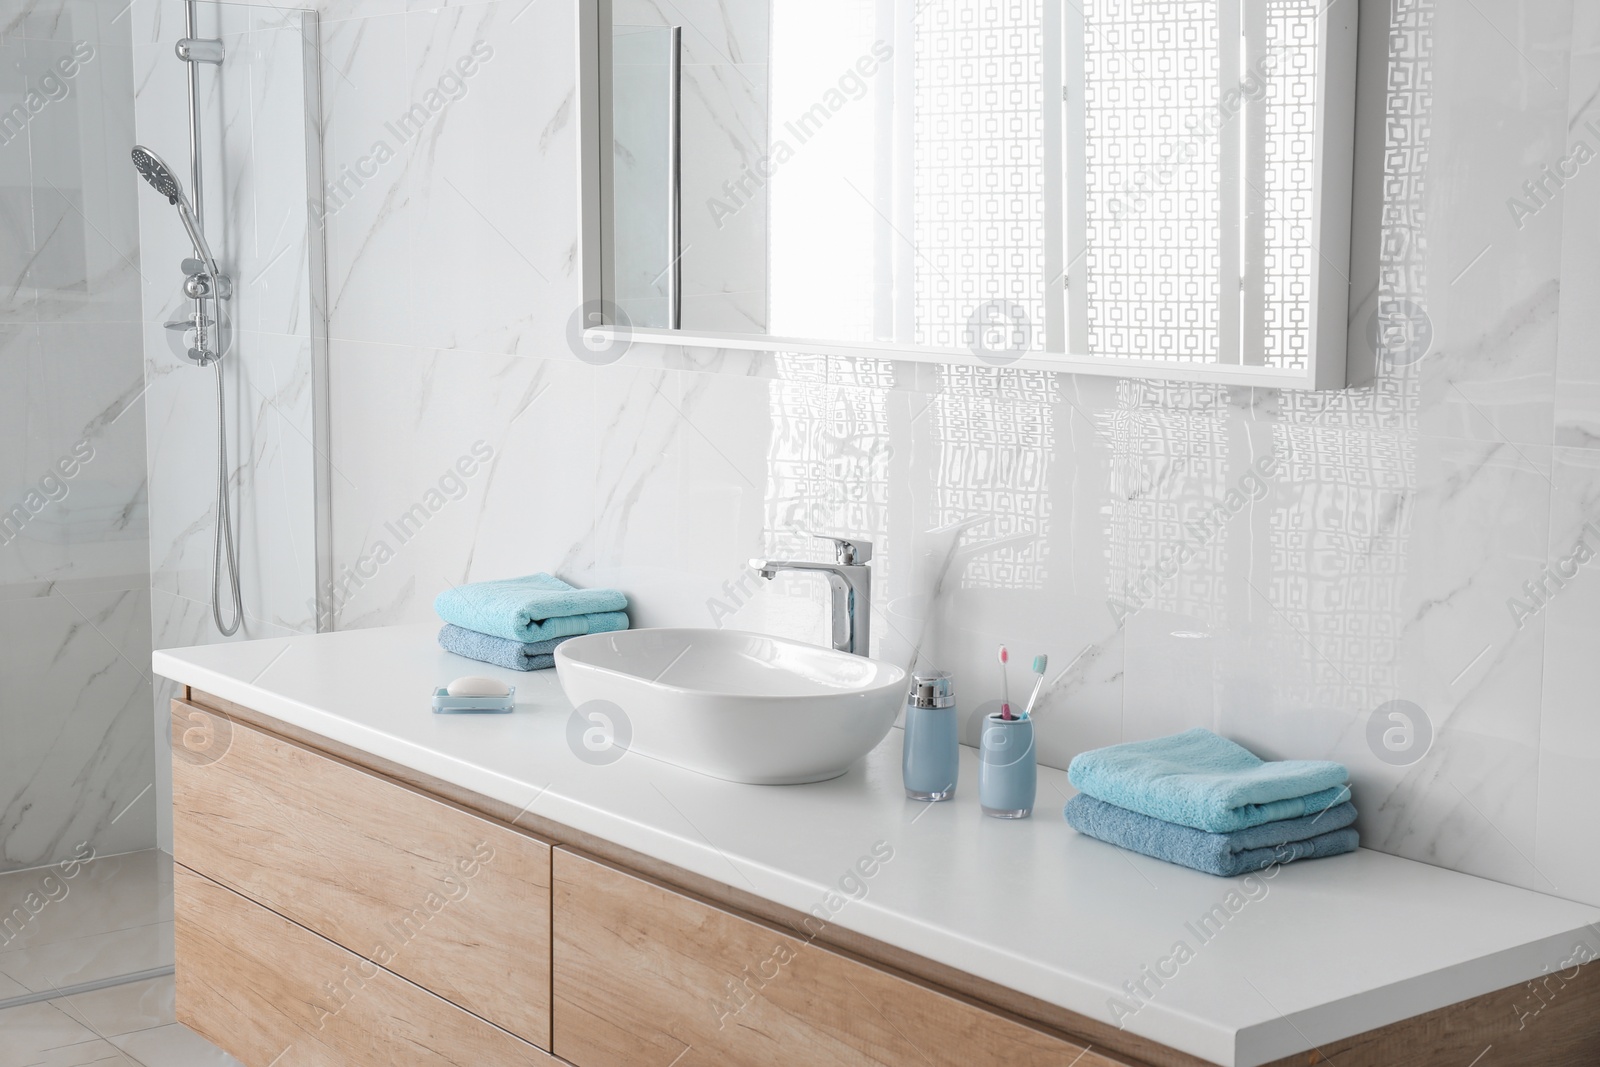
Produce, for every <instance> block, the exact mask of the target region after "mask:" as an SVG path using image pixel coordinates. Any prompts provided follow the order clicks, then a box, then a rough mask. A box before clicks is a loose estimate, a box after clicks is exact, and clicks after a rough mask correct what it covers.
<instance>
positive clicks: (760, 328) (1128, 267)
mask: <svg viewBox="0 0 1600 1067" xmlns="http://www.w3.org/2000/svg"><path fill="white" fill-rule="evenodd" d="M1357 6H1358V3H1357V0H1165V2H1153V0H598V4H597V7H596V9H595V10H594V11H593V12H590V13H589V14H590V16H591V17H592V19H593V24H592V25H591V26H588V27H586V30H587V32H586V40H585V44H584V47H585V53H586V56H587V58H588V59H589V60H590V64H589V66H590V70H589V72H588V76H587V78H586V82H587V94H586V95H588V96H589V97H590V98H591V106H590V107H588V108H587V109H586V115H587V117H588V122H589V124H590V128H589V129H588V130H587V132H588V135H589V141H588V145H587V148H586V155H588V156H589V158H588V159H586V168H585V171H586V173H585V178H586V180H585V197H586V209H587V210H586V218H587V227H586V229H587V233H586V241H585V253H586V256H587V257H588V260H589V262H588V263H586V272H585V274H586V293H585V297H586V301H587V302H586V312H587V313H588V318H587V320H586V321H585V325H586V326H588V327H590V328H594V329H595V330H597V332H598V333H600V334H603V335H611V336H615V335H616V334H618V333H622V332H626V333H627V334H628V335H629V336H631V337H632V338H633V339H634V340H640V339H654V340H662V341H667V342H669V343H680V344H701V345H715V346H718V347H740V348H765V349H801V350H807V351H820V352H848V353H861V352H868V353H877V354H890V355H893V356H894V357H895V358H911V359H927V360H937V361H941V362H942V361H956V362H984V363H990V364H1004V365H1011V364H1021V365H1027V366H1040V367H1048V368H1054V369H1062V370H1073V371H1088V372H1092V373H1106V374H1119V375H1136V376H1141V377H1163V378H1189V379H1194V378H1205V379H1209V380H1218V381H1227V382H1238V383H1244V384H1263V385H1277V386H1283V387H1288V388H1338V387H1342V386H1343V385H1344V384H1345V364H1346V358H1345V348H1346V343H1347V330H1346V317H1347V314H1348V308H1349V301H1350V281H1349V278H1350V236H1351V221H1350V220H1351V193H1352V157H1353V136H1354V127H1355V98H1356V63H1355V55H1356V18H1357Z"/></svg>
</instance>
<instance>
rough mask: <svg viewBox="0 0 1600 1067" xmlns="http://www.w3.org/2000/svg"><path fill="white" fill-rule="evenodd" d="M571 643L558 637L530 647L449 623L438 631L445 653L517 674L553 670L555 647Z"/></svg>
mask: <svg viewBox="0 0 1600 1067" xmlns="http://www.w3.org/2000/svg"><path fill="white" fill-rule="evenodd" d="M570 640H572V638H570V637H557V638H554V639H552V640H549V641H535V642H531V643H526V642H522V641H507V640H506V639H505V638H503V637H492V636H490V635H489V634H480V633H479V632H478V631H476V630H467V629H463V628H462V627H460V626H457V625H455V624H454V623H449V622H447V623H445V624H444V629H442V630H440V631H439V647H440V648H442V649H444V650H445V651H446V652H454V653H455V654H456V655H458V656H465V657H467V658H468V659H475V660H478V661H480V662H483V663H493V664H494V665H495V666H496V667H510V668H511V669H512V670H514V671H542V670H545V669H547V668H550V667H554V666H555V665H556V657H555V656H554V655H553V653H554V652H555V650H556V646H557V645H559V644H560V643H561V642H563V641H570Z"/></svg>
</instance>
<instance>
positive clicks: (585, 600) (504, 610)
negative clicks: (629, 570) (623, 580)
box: [433, 574, 628, 644]
mask: <svg viewBox="0 0 1600 1067" xmlns="http://www.w3.org/2000/svg"><path fill="white" fill-rule="evenodd" d="M627 606H628V598H627V597H626V596H624V595H622V594H621V593H619V592H617V591H616V590H615V589H575V588H573V587H572V586H570V585H568V584H567V583H566V582H563V581H562V580H561V579H560V578H557V577H555V576H554V575H550V574H530V575H528V576H527V577H525V578H501V579H499V580H497V581H492V582H473V583H471V584H469V585H461V586H457V587H456V588H454V589H446V590H445V591H444V592H442V593H440V594H439V595H438V596H437V597H435V598H434V601H433V610H434V611H436V612H438V613H439V618H441V619H443V620H444V621H445V622H449V623H454V624H455V625H457V626H459V627H461V628H462V629H463V630H476V631H477V632H478V633H480V634H488V635H489V636H491V637H503V638H505V639H506V640H507V641H518V642H522V643H524V644H527V643H530V642H535V641H548V640H550V639H551V638H555V637H571V636H573V635H574V634H598V633H609V632H611V631H613V630H626V629H627V628H628V616H627V615H625V614H623V611H624V610H625V609H626V608H627Z"/></svg>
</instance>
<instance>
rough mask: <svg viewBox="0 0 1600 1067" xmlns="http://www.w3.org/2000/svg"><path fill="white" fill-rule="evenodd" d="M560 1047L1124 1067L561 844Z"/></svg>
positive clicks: (620, 1061) (790, 1061)
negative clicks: (616, 867) (676, 891)
mask: <svg viewBox="0 0 1600 1067" xmlns="http://www.w3.org/2000/svg"><path fill="white" fill-rule="evenodd" d="M553 865H554V882H555V887H554V909H555V932H556V935H555V944H554V958H555V991H556V1002H555V1045H554V1050H555V1052H556V1055H558V1056H560V1057H562V1058H563V1059H567V1060H570V1061H572V1062H573V1063H576V1064H581V1065H582V1067H613V1065H615V1067H669V1065H671V1064H677V1065H678V1067H700V1065H705V1064H729V1065H738V1067H797V1065H815V1067H846V1065H848V1067H863V1065H869V1064H871V1065H884V1067H929V1065H930V1064H931V1065H941V1067H943V1065H950V1067H974V1065H982V1064H1006V1065H1008V1067H1045V1065H1050V1067H1066V1065H1067V1064H1075V1065H1076V1067H1114V1065H1116V1067H1120V1062H1119V1061H1113V1060H1110V1059H1106V1058H1105V1057H1103V1056H1101V1055H1099V1054H1098V1053H1097V1052H1094V1051H1088V1052H1086V1051H1085V1050H1084V1048H1083V1047H1082V1046H1081V1045H1077V1044H1073V1043H1071V1042H1068V1041H1065V1040H1062V1039H1060V1038H1058V1037H1055V1036H1052V1035H1050V1034H1046V1033H1043V1032H1041V1031H1039V1030H1035V1029H1033V1028H1031V1027H1028V1026H1024V1025H1023V1024H1021V1023H1019V1022H1016V1021H1014V1020H1012V1019H1009V1018H1006V1017H1004V1016H1001V1015H997V1014H994V1013H992V1012H989V1011H986V1010H984V1009H982V1008H979V1007H977V1006H975V1005H973V1004H970V1003H968V1002H967V1001H965V1000H961V999H958V998H956V997H953V996H950V995H948V994H946V993H943V992H939V991H937V990H934V989H930V988H928V987H927V986H923V985H920V984H918V983H916V982H913V981H911V980H909V979H906V978H902V977H900V976H898V975H894V974H890V973H889V972H887V971H882V970H878V969H877V968H874V967H871V966H868V965H867V964H864V963H861V962H859V961H856V960H853V959H850V958H848V957H846V956H843V955H840V954H838V953H835V952H833V951H831V950H828V949H824V948H821V947H820V946H817V945H814V944H806V943H805V942H803V941H801V940H800V939H798V938H795V937H791V936H789V935H788V934H786V933H783V932H781V931H779V930H776V929H774V928H772V927H769V926H766V925H764V924H762V923H757V922H754V921H752V920H749V919H746V918H743V917H741V916H737V915H734V914H732V913H731V912H725V911H722V910H721V909H718V908H715V907H712V906H711V905H709V904H705V903H702V902H700V901H698V900H694V899H692V898H690V897H687V896H684V895H682V894H679V893H675V892H673V891H672V890H670V889H667V888H665V887H662V886H659V885H656V884H655V883H653V882H647V881H645V880H643V879H641V878H636V877H634V876H633V875H630V874H626V873H623V872H622V871H618V870H616V869H614V868H612V867H608V866H606V865H604V864H601V863H597V862H595V861H594V860H590V859H587V858H585V857H582V856H579V855H577V854H576V853H573V852H570V851H568V850H566V849H561V848H558V849H557V850H556V853H555V859H554V862H553Z"/></svg>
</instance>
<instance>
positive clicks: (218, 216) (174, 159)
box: [126, 0, 320, 848]
mask: <svg viewBox="0 0 1600 1067" xmlns="http://www.w3.org/2000/svg"><path fill="white" fill-rule="evenodd" d="M183 16H184V11H183V4H182V3H181V2H180V0H136V2H135V3H134V4H133V5H132V6H131V7H130V8H129V9H128V15H127V19H126V21H129V22H131V23H132V26H133V30H132V34H133V46H132V48H133V72H134V79H133V80H134V87H135V94H134V102H133V110H134V114H135V116H136V119H137V133H138V139H139V142H140V143H142V144H144V145H146V146H147V147H148V148H150V149H152V150H154V151H155V152H156V153H157V154H158V155H161V156H162V158H163V159H164V160H166V162H167V163H168V164H169V165H171V166H172V168H173V169H174V171H175V172H176V173H177V174H178V175H179V176H180V179H181V180H182V181H183V183H184V185H185V187H186V188H187V187H189V186H190V185H191V182H190V179H189V167H188V161H189V133H188V100H187V87H186V77H187V74H186V69H185V67H184V65H183V64H182V63H181V62H179V61H178V60H177V58H176V57H175V56H174V55H173V44H174V42H176V41H177V39H178V38H180V37H182V36H183V33H184V17H183ZM198 17H199V28H198V32H199V34H200V35H201V36H209V37H217V38H219V39H220V40H222V42H223V47H224V49H225V52H226V60H225V62H224V63H223V64H222V65H221V66H220V67H204V68H202V70H201V76H200V85H201V114H202V116H203V120H202V144H203V146H204V154H205V155H204V158H205V181H206V187H205V209H206V212H207V227H206V228H207V233H208V238H209V239H210V241H211V244H212V245H213V250H214V252H215V254H216V255H217V257H218V260H219V262H220V263H221V264H222V265H223V268H224V270H226V271H228V272H229V273H230V274H231V275H232V277H233V279H234V282H235V294H236V295H235V298H234V299H233V301H231V306H232V310H233V314H234V316H235V332H234V344H233V347H232V349H231V350H230V351H229V352H228V354H227V356H226V358H225V359H224V361H223V384H224V389H225V393H226V397H227V402H226V405H225V412H226V420H227V435H228V437H227V439H228V459H229V468H228V469H229V475H228V476H229V485H230V492H231V493H232V501H233V505H232V506H233V517H234V527H235V531H236V537H237V547H238V558H239V564H240V580H241V582H240V584H241V594H242V598H243V601H244V621H243V623H242V625H241V626H240V628H239V631H238V633H237V634H235V635H234V637H233V639H234V640H247V639H250V638H257V637H271V636H279V635H283V634H288V633H309V632H314V631H315V629H316V625H317V619H316V606H315V596H316V592H315V590H316V581H317V549H316V500H317V495H316V494H317V475H316V466H317V457H316V446H315V439H316V433H315V427H314V418H315V412H314V406H313V405H314V399H315V392H316V386H315V381H316V367H317V360H316V359H315V349H314V345H315V344H316V343H317V340H316V337H317V335H316V331H315V329H314V327H315V326H316V320H317V315H318V310H317V304H316V301H317V299H319V297H318V292H317V281H318V275H317V274H316V272H315V271H313V269H312V267H313V264H314V262H315V260H316V258H317V256H318V255H319V254H320V253H318V252H315V251H314V247H315V246H314V245H312V244H311V220H310V214H309V212H310V209H309V206H308V204H309V198H308V184H307V182H308V179H307V173H308V166H309V164H308V151H309V150H308V147H307V145H308V140H307V133H308V129H309V130H310V131H311V132H312V133H313V134H314V133H315V123H316V121H317V114H318V110H317V108H316V106H315V104H314V102H313V101H314V100H315V88H314V78H313V81H312V82H311V83H310V87H308V81H307V74H308V68H310V72H311V73H312V74H313V75H314V73H315V71H314V62H312V63H310V64H308V61H307V55H308V40H309V41H310V42H312V43H313V44H314V42H315V35H316V31H315V20H314V17H312V16H308V15H306V14H305V13H303V12H301V11H298V10H296V9H293V8H280V7H275V6H269V5H261V6H255V5H249V4H227V3H202V4H200V5H199V8H198ZM312 158H314V155H313V157H312ZM139 194H140V196H139V232H140V243H141V247H142V250H143V265H144V285H143V287H142V298H141V318H142V320H143V322H142V326H141V327H140V329H141V334H140V336H141V341H142V344H143V351H144V366H143V372H144V383H145V394H144V408H145V423H146V428H145V432H146V440H147V455H146V461H147V463H148V470H149V499H150V548H149V563H148V566H149V571H150V593H149V598H150V604H149V610H150V619H151V637H152V640H153V642H154V647H156V648H171V647H179V646H185V645H196V644H206V643H209V642H212V641H219V640H224V638H222V636H221V634H220V632H219V631H218V630H217V628H216V625H215V624H214V622H213V621H212V608H211V603H212V573H211V560H212V551H213V539H214V537H215V529H216V526H215V521H216V512H215V500H216V478H217V474H216V471H217V451H216V450H217V399H216V388H217V386H216V380H215V376H214V372H213V371H212V370H210V369H202V368H199V367H197V366H195V365H194V364H192V363H190V362H189V361H188V360H187V359H185V358H183V356H182V355H181V354H180V352H181V349H180V348H176V347H174V345H175V344H176V343H177V341H178V340H179V339H180V338H181V336H182V335H181V334H179V333H176V332H173V331H169V330H167V329H165V328H164V326H163V324H164V323H166V322H168V321H172V320H176V319H183V318H187V317H188V316H189V315H190V314H191V313H192V312H191V308H192V305H191V304H190V303H189V301H188V300H187V299H186V298H185V297H184V295H183V292H182V289H181V285H182V282H183V273H182V271H181V269H180V266H179V264H180V263H181V261H182V260H183V259H184V258H186V257H188V256H190V255H192V251H191V249H190V245H189V241H188V238H187V236H186V235H185V233H184V230H183V227H182V225H181V223H180V221H179V218H178V216H177V214H176V212H175V211H174V210H173V209H172V208H171V207H170V206H169V205H168V204H167V203H166V202H164V201H163V200H162V199H161V198H160V197H158V196H157V195H155V194H154V193H153V192H151V191H149V190H147V189H145V188H143V187H142V186H141V187H140V190H139ZM190 195H191V196H192V191H191V194H190ZM224 581H226V578H224ZM223 602H224V606H225V610H224V615H225V617H227V616H230V615H231V609H229V608H227V604H228V595H227V593H226V591H224V593H223ZM172 696H173V691H172V687H171V686H170V685H169V684H167V683H165V682H162V681H158V682H157V683H156V686H155V692H154V703H153V707H154V725H153V727H152V726H151V724H150V712H149V710H148V709H147V711H146V726H145V728H146V730H147V731H149V730H151V729H152V728H153V730H154V749H153V751H154V759H155V767H156V789H155V794H156V797H157V810H158V812H159V822H158V826H157V832H158V841H159V843H160V844H162V845H163V846H165V847H168V848H170V840H171V839H170V833H171V827H170V817H171V812H170V804H169V803H167V802H166V801H167V798H168V797H169V796H170V789H171V783H170V755H169V731H168V724H169V716H170V711H169V701H170V698H171V697H172ZM146 736H147V737H149V736H150V735H149V733H147V734H146Z"/></svg>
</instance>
